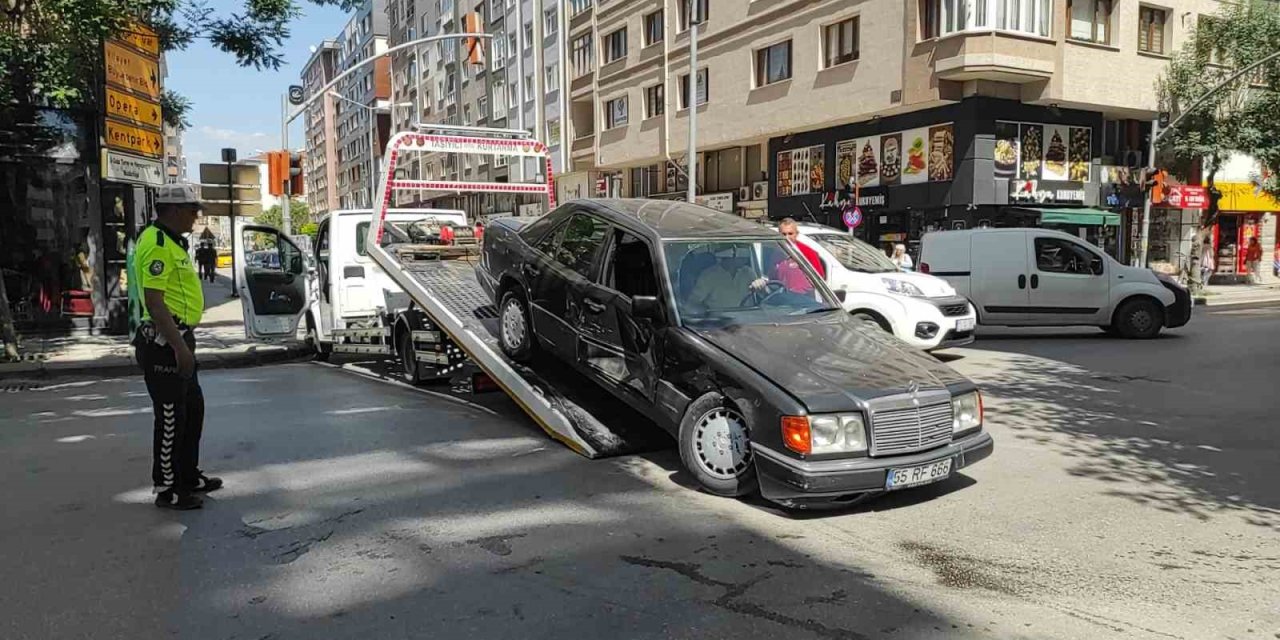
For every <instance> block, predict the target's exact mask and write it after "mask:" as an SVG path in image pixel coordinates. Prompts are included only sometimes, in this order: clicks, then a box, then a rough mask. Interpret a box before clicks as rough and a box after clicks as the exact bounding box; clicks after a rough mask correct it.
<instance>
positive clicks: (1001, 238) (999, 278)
mask: <svg viewBox="0 0 1280 640" xmlns="http://www.w3.org/2000/svg"><path fill="white" fill-rule="evenodd" d="M920 270H921V271H922V272H926V273H930V274H933V275H935V276H938V277H940V278H943V279H945V280H947V281H948V282H950V283H951V284H952V285H954V286H955V288H956V290H957V291H959V292H960V294H961V295H964V296H967V297H968V298H969V299H970V300H972V301H973V303H974V305H976V306H977V308H978V322H979V323H980V324H983V325H1008V326H1062V325H1094V326H1098V327H1101V328H1102V329H1104V330H1106V331H1107V332H1108V333H1115V334H1118V335H1121V336H1124V337H1126V338H1153V337H1155V336H1157V335H1159V333H1160V330H1161V329H1162V328H1165V327H1168V328H1174V327H1180V326H1182V325H1184V324H1186V323H1187V321H1188V320H1190V319H1191V295H1190V294H1189V293H1188V292H1187V290H1186V289H1185V288H1184V287H1182V286H1181V285H1179V284H1178V283H1177V282H1175V281H1174V280H1173V279H1172V278H1169V277H1168V276H1165V275H1163V274H1157V273H1155V272H1154V271H1151V270H1150V269H1140V268H1138V267H1129V266H1125V265H1123V264H1120V263H1119V262H1116V261H1115V260H1113V259H1112V258H1111V257H1110V256H1108V255H1107V254H1106V253H1105V252H1103V251H1102V250H1101V249H1099V248H1098V247H1096V246H1094V245H1092V244H1089V243H1087V242H1085V241H1083V240H1081V239H1080V238H1077V237H1075V236H1072V235H1070V234H1067V233H1063V232H1061V231H1051V230H1049V229H969V230H965V231H938V232H934V233H928V234H925V236H924V239H923V242H922V245H921V249H920Z"/></svg>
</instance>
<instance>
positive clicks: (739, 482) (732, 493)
mask: <svg viewBox="0 0 1280 640" xmlns="http://www.w3.org/2000/svg"><path fill="white" fill-rule="evenodd" d="M680 459H681V461H682V462H684V467H685V469H688V470H689V473H692V474H693V477H694V478H696V479H697V481H698V484H700V485H702V487H703V488H704V489H706V490H707V491H708V492H709V493H713V494H715V495H718V496H725V497H730V498H732V497H737V496H744V495H747V494H750V493H755V491H756V490H758V489H759V488H760V483H759V481H758V480H757V478H756V465H755V460H754V458H753V457H752V455H751V428H750V427H749V426H748V425H747V419H746V417H745V416H743V415H742V413H741V412H740V411H738V409H737V408H736V407H734V406H733V404H732V403H730V402H728V401H727V400H726V399H725V397H724V396H722V395H720V394H718V393H714V392H713V393H708V394H706V395H704V396H702V397H700V398H698V399H697V400H694V401H693V402H692V403H690V405H689V409H688V411H686V412H685V414H684V419H683V420H681V421H680Z"/></svg>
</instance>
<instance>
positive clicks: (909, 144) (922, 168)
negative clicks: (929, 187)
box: [901, 129, 929, 184]
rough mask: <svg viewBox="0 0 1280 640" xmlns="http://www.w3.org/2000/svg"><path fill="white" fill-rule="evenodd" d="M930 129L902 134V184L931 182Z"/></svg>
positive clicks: (912, 130) (913, 130) (914, 130)
mask: <svg viewBox="0 0 1280 640" xmlns="http://www.w3.org/2000/svg"><path fill="white" fill-rule="evenodd" d="M928 138H929V130H928V129H911V130H910V131H904V132H903V133H902V177H901V182H902V184H920V183H922V182H927V181H928V180H929V148H928Z"/></svg>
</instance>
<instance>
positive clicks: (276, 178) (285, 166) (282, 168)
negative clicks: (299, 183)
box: [267, 151, 289, 196]
mask: <svg viewBox="0 0 1280 640" xmlns="http://www.w3.org/2000/svg"><path fill="white" fill-rule="evenodd" d="M288 179H289V152H288V151H268V152H267V183H268V184H267V192H268V193H270V194H271V195H273V196H282V195H284V186H285V185H284V183H285V181H286V180H288Z"/></svg>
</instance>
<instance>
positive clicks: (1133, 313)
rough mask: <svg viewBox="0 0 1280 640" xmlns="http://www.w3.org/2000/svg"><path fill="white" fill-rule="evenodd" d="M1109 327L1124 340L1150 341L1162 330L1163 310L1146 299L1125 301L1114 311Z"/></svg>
mask: <svg viewBox="0 0 1280 640" xmlns="http://www.w3.org/2000/svg"><path fill="white" fill-rule="evenodd" d="M1111 326H1112V327H1114V329H1115V330H1116V331H1117V332H1119V334H1120V335H1121V336H1124V337H1125V338H1129V339H1136V340H1150V339H1151V338H1154V337H1156V336H1158V335H1160V330H1161V329H1162V328H1164V309H1162V308H1161V307H1160V305H1158V304H1156V303H1155V302H1153V301H1151V300H1148V299H1146V298H1135V299H1131V300H1126V301H1124V303H1122V304H1121V305H1120V308H1119V309H1116V315H1115V318H1114V319H1113V321H1112V323H1111Z"/></svg>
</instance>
